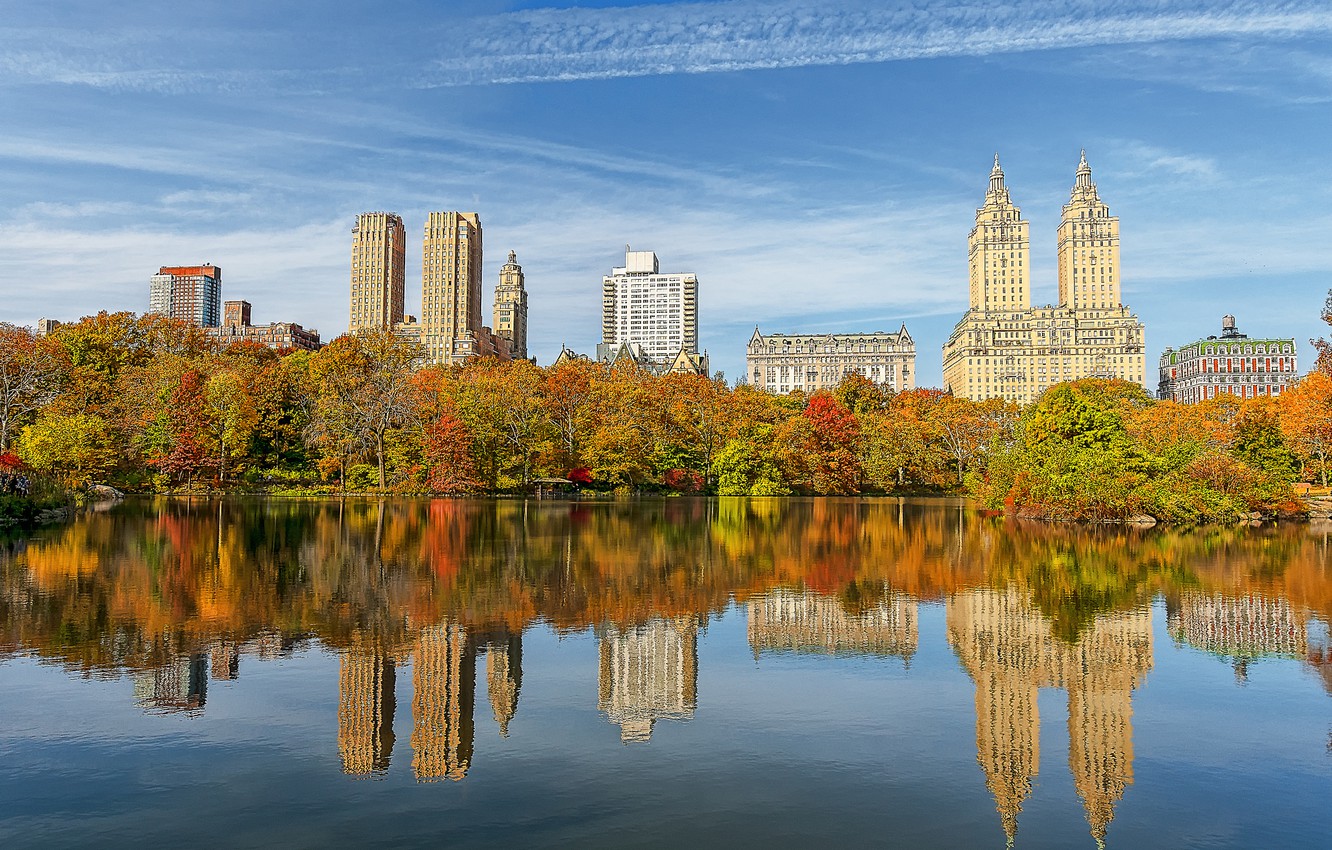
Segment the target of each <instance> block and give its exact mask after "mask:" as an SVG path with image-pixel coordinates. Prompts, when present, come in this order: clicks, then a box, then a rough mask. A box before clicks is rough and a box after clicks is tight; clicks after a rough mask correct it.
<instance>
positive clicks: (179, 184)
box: [0, 0, 1332, 386]
mask: <svg viewBox="0 0 1332 850" xmlns="http://www.w3.org/2000/svg"><path fill="white" fill-rule="evenodd" d="M534 5H537V4H531V3H524V2H514V3H507V4H504V5H503V6H502V11H498V12H486V11H483V10H482V8H481V7H480V6H478V5H474V4H466V3H465V4H458V5H457V6H456V7H454V8H452V9H450V10H444V11H441V10H439V9H436V8H433V7H432V6H430V5H428V4H423V3H419V2H409V3H406V4H404V5H403V6H402V7H401V8H399V9H396V10H395V15H394V16H392V17H391V18H386V19H384V20H381V21H377V22H376V23H375V24H374V25H373V26H368V27H367V26H365V22H364V20H363V18H362V16H360V15H359V14H358V13H357V11H356V9H355V7H353V6H351V5H339V4H333V5H331V6H329V7H327V8H325V9H322V10H321V12H320V14H319V15H313V14H311V13H308V12H303V11H300V10H293V9H289V8H285V7H280V6H262V5H259V4H255V5H252V6H245V5H244V4H242V5H241V7H240V9H239V11H237V12H234V13H227V14H224V13H222V12H218V11H213V10H199V11H196V10H173V11H172V12H171V13H169V14H166V15H164V14H163V13H162V10H160V9H157V8H155V7H151V6H149V5H146V4H133V3H131V4H129V5H128V6H124V7H117V8H116V9H114V10H110V9H103V8H101V7H95V6H86V7H85V6H81V7H80V14H79V15H77V16H76V15H70V14H68V10H67V9H66V8H64V7H41V8H38V7H25V8H23V9H21V10H19V11H18V12H17V13H16V16H15V19H14V20H13V21H11V22H10V24H9V27H10V28H9V29H8V31H7V33H8V37H9V40H10V46H11V50H10V61H9V63H8V64H6V65H5V66H4V67H3V68H0V104H3V105H4V108H5V110H6V114H9V115H12V116H15V120H14V122H13V124H12V126H11V127H10V128H9V129H10V133H9V134H7V138H6V139H5V140H4V141H3V142H0V186H2V187H3V188H4V192H5V196H6V198H8V199H10V205H9V207H8V208H7V210H6V215H7V216H8V221H7V222H6V223H7V225H8V226H7V227H6V228H4V230H3V235H0V292H3V294H4V296H5V299H4V300H5V302H6V307H5V310H4V315H3V316H0V318H3V319H5V320H8V321H14V322H17V323H20V324H33V323H35V321H36V320H37V319H38V318H40V317H43V316H49V317H52V318H59V319H64V320H70V319H75V318H78V317H79V316H82V315H88V314H92V313H96V312H97V311H98V310H99V309H107V310H119V309H129V310H134V311H135V312H142V311H143V309H144V302H143V298H142V280H143V276H144V272H145V270H149V269H152V268H156V267H157V266H158V265H160V264H161V263H162V262H164V261H177V258H180V259H188V258H203V257H206V258H211V259H215V260H217V261H218V262H219V263H220V264H221V265H223V266H225V267H226V268H227V270H228V280H229V281H230V282H231V283H230V284H229V286H234V287H236V289H237V290H243V291H244V293H245V296H246V297H247V298H249V299H250V300H253V301H255V302H256V303H258V302H259V301H261V300H262V301H263V303H264V304H265V305H266V309H267V310H270V311H271V312H272V313H273V314H274V315H279V316H282V317H284V318H289V319H291V320H293V321H297V322H300V323H301V324H303V325H305V326H313V327H318V328H320V329H322V330H323V331H324V337H325V338H326V339H332V338H333V337H336V336H337V335H338V334H339V333H341V332H342V331H343V330H344V329H345V327H346V322H347V315H346V306H347V305H346V303H345V300H344V299H345V281H346V275H347V268H346V262H347V258H346V242H345V240H346V229H347V222H348V220H349V219H351V218H352V217H354V216H355V215H356V214H357V213H359V212H361V211H363V210H369V209H393V210H396V211H398V212H399V213H400V214H401V215H402V216H403V217H404V219H406V220H410V221H421V220H423V219H424V218H425V215H426V213H427V212H429V211H430V210H435V209H441V208H444V209H475V210H478V211H479V212H480V213H481V215H482V216H483V217H485V219H486V222H487V228H488V229H489V230H491V233H492V236H493V237H498V241H496V242H495V244H497V245H498V246H500V247H502V248H504V249H508V248H512V249H515V250H517V251H518V253H519V255H520V256H522V257H523V260H524V267H525V271H527V272H528V273H529V274H531V275H533V276H534V277H533V280H539V281H540V286H539V287H537V288H536V289H534V291H533V292H532V295H531V315H532V317H533V321H532V323H531V328H530V338H529V350H530V353H531V354H532V355H534V356H536V357H537V359H538V361H539V362H542V363H549V362H551V361H552V360H553V359H554V358H555V356H556V355H557V354H558V352H559V350H560V345H561V343H564V344H567V345H569V346H570V347H571V348H575V349H579V350H588V349H590V348H591V346H592V344H593V343H594V342H595V340H596V339H597V336H598V334H597V324H598V318H599V316H598V313H597V310H596V306H595V305H596V293H597V286H598V279H599V278H600V276H601V275H602V274H604V269H605V268H606V267H608V266H609V265H611V264H613V262H614V258H615V255H616V253H617V246H620V245H623V244H625V243H629V244H641V245H651V246H652V247H653V248H654V249H655V250H656V251H658V252H659V254H660V255H662V256H668V257H670V258H671V265H672V267H678V268H688V269H691V270H694V271H696V272H697V273H698V274H699V276H700V279H703V280H705V281H707V282H708V285H707V286H706V287H704V288H703V289H702V290H701V291H700V295H699V300H700V304H699V308H700V312H701V313H702V314H703V316H704V317H705V318H704V321H703V322H702V323H701V326H700V331H701V337H700V339H699V348H700V349H708V350H709V351H710V352H711V355H712V361H713V368H716V369H721V370H724V371H725V372H726V374H727V376H728V377H730V378H736V377H739V376H740V375H741V374H742V369H743V364H744V343H745V341H746V339H747V338H748V336H749V334H750V332H751V331H752V329H753V327H754V325H755V324H760V325H762V326H764V327H773V328H777V327H780V328H782V329H783V330H784V331H788V332H792V333H802V332H814V331H820V332H831V331H872V330H884V331H889V330H891V329H893V328H896V327H898V326H900V324H901V323H903V322H905V323H906V324H907V325H908V326H909V327H911V329H912V333H913V335H914V337H915V338H916V339H917V341H918V342H919V345H920V354H921V356H920V361H919V363H918V368H917V372H918V375H919V380H918V383H919V384H920V385H921V386H938V385H940V384H941V383H942V373H941V360H940V355H939V352H938V346H937V343H938V342H939V341H941V340H942V339H944V338H946V336H947V332H948V329H949V328H950V327H951V325H952V323H953V322H954V321H955V319H956V316H957V315H958V314H959V313H961V312H962V310H964V309H965V304H966V291H965V287H964V286H963V283H964V281H965V280H966V261H965V257H964V256H962V252H961V246H964V245H965V244H966V241H965V234H966V231H967V229H969V227H970V226H971V223H972V219H973V216H974V209H975V187H976V180H977V175H978V174H979V175H980V176H981V177H982V178H983V171H982V169H984V168H986V167H987V166H988V164H989V162H990V160H991V158H992V157H993V155H994V153H995V152H996V150H997V151H998V152H1000V153H1001V154H1002V156H1003V161H1004V166H1005V170H1006V171H1007V173H1008V176H1009V179H1010V181H1012V183H1013V184H1014V185H1020V186H1021V187H1022V189H1021V198H1022V199H1024V200H1025V203H1026V204H1027V206H1028V209H1027V210H1026V212H1027V214H1028V215H1029V216H1030V221H1031V229H1032V232H1033V233H1035V234H1048V233H1052V232H1054V231H1055V225H1056V223H1057V220H1058V209H1057V208H1055V209H1051V208H1049V207H1048V205H1046V204H1044V203H1043V202H1041V203H1038V202H1037V199H1041V198H1052V197H1057V196H1063V195H1064V194H1065V193H1066V192H1067V174H1068V173H1069V171H1070V170H1071V169H1072V168H1074V167H1075V165H1076V163H1077V161H1078V156H1077V155H1078V151H1079V149H1081V148H1086V149H1087V151H1088V156H1089V157H1090V158H1092V159H1093V161H1094V163H1095V166H1096V169H1097V182H1098V183H1099V184H1100V189H1101V191H1102V193H1103V195H1104V196H1105V197H1107V198H1111V199H1113V205H1114V207H1115V214H1116V215H1118V216H1120V217H1121V218H1122V219H1123V221H1124V222H1126V223H1128V224H1126V227H1125V232H1124V234H1123V235H1124V244H1125V251H1124V255H1123V258H1122V263H1123V266H1122V274H1123V285H1124V300H1125V301H1126V302H1128V303H1130V304H1132V305H1133V307H1134V310H1135V312H1136V313H1137V314H1138V316H1139V318H1140V319H1141V320H1142V321H1143V322H1144V324H1145V325H1146V326H1147V350H1146V352H1145V355H1146V360H1147V362H1148V363H1151V362H1154V361H1155V359H1156V358H1157V357H1159V355H1160V353H1161V352H1162V351H1163V350H1164V349H1165V348H1166V347H1167V346H1178V345H1180V344H1181V343H1184V342H1186V341H1188V340H1191V339H1195V338H1197V337H1198V336H1199V334H1200V332H1202V331H1203V330H1204V329H1206V328H1208V327H1210V325H1211V324H1213V322H1214V319H1207V320H1205V321H1202V320H1199V319H1198V318H1197V317H1196V316H1194V315H1192V314H1191V311H1183V310H1179V309H1178V305H1179V304H1181V303H1196V302H1200V301H1201V302H1205V303H1207V304H1208V305H1209V306H1211V307H1212V312H1211V313H1208V314H1207V315H1209V316H1211V315H1213V314H1215V315H1220V314H1222V313H1231V314H1235V315H1242V316H1245V317H1246V320H1245V323H1246V326H1247V327H1248V328H1250V329H1251V332H1252V333H1255V334H1259V335H1267V336H1272V335H1280V336H1293V337H1294V338H1295V339H1297V340H1298V341H1299V344H1300V351H1299V356H1300V358H1301V360H1302V361H1303V362H1304V363H1311V362H1312V356H1311V350H1310V349H1309V347H1308V346H1307V342H1306V341H1307V340H1308V339H1309V338H1310V337H1312V336H1316V335H1318V334H1319V333H1321V332H1322V328H1321V325H1320V323H1319V321H1318V310H1319V308H1320V307H1321V304H1322V301H1323V298H1324V296H1325V294H1326V291H1327V271H1328V268H1329V263H1328V260H1327V258H1326V256H1325V255H1324V253H1323V252H1322V250H1321V244H1322V242H1323V241H1325V235H1326V233H1327V232H1328V231H1329V229H1330V228H1332V214H1330V213H1328V212H1327V210H1326V205H1325V204H1323V203H1322V195H1323V193H1321V192H1319V191H1316V190H1315V191H1309V187H1311V186H1313V187H1317V186H1323V185H1327V184H1328V183H1329V182H1332V180H1330V178H1332V163H1329V162H1328V161H1327V158H1326V157H1324V156H1322V155H1321V149H1322V146H1321V145H1320V144H1319V141H1320V140H1321V139H1322V138H1323V137H1325V136H1326V131H1327V129H1328V128H1329V120H1330V119H1329V118H1328V116H1327V115H1326V103H1327V101H1328V100H1332V76H1329V75H1328V74H1327V73H1326V68H1327V59H1326V57H1327V55H1328V51H1327V48H1328V44H1329V40H1330V39H1332V22H1329V19H1328V17H1327V15H1326V14H1325V10H1323V9H1322V8H1321V4H1319V3H1316V2H1313V0H1292V2H1287V3H1282V4H1281V5H1280V6H1279V7H1277V8H1275V9H1274V8H1272V7H1271V5H1270V4H1263V3H1256V2H1240V1H1239V0H1235V1H1234V2H1221V3H1203V2H1201V0H1193V2H1184V3H1179V4H1173V5H1172V7H1171V8H1170V9H1168V10H1163V9H1162V8H1161V7H1160V6H1159V4H1153V3H1147V2H1138V0H1127V2H1120V3H1115V4H1112V5H1106V4H1095V3H1088V2H1072V0H1070V2H1067V3H1063V4H1059V5H1057V6H1054V7H1048V6H1043V7H1040V8H1025V7H1017V6H1011V5H1006V4H1002V3H990V4H982V5H981V6H979V7H975V6H973V7H967V9H966V10H963V9H959V8H955V7H954V6H952V5H950V4H947V3H941V2H927V3H925V4H913V5H911V6H905V5H903V6H900V7H891V8H889V7H882V6H881V4H868V3H863V2H855V0H844V1H843V2H834V3H831V4H821V5H820V6H818V7H817V14H804V13H805V12H808V11H811V10H813V9H814V7H812V6H811V5H810V4H808V3H803V2H778V3H772V4H764V5H763V6H762V7H758V6H756V5H755V4H754V3H753V2H752V0H750V2H738V1H737V0H732V1H731V2H715V3H692V4H641V3H637V4H636V3H623V2H617V3H610V4H598V5H602V6H603V7H601V8H595V7H593V8H530V7H532V6H534ZM760 9H761V13H760ZM74 21H77V23H73V22H74ZM298 30H299V31H300V32H301V33H302V35H303V38H301V39H299V41H301V42H302V43H307V42H308V43H312V44H313V43H320V44H325V45H329V44H332V45H345V44H349V43H355V44H356V45H357V48H358V49H357V51H356V52H355V53H356V55H355V58H354V59H347V58H346V56H347V55H348V51H344V50H341V49H333V50H321V51H319V52H310V53H307V52H305V51H304V50H303V49H301V48H299V47H297V46H294V42H295V41H297V40H298V39H294V38H293V37H292V36H293V34H294V33H295V32H296V31H298ZM89 32H97V33H98V35H99V37H98V38H89V37H88V33H89ZM198 32H207V33H208V34H209V37H210V38H211V39H212V40H213V43H215V44H220V45H225V46H226V49H225V50H222V51H220V52H219V54H218V57H217V59H218V61H217V62H216V63H210V65H209V67H208V68H198V67H195V65H194V64H193V63H188V62H186V61H185V59H184V57H182V56H180V55H179V54H178V53H177V52H176V51H174V50H170V49H166V48H168V47H169V46H170V45H172V44H175V43H177V42H178V41H179V39H181V38H183V37H184V36H185V35H186V34H196V33H198ZM583 39H586V43H584V41H582V40H583ZM638 48H645V49H638ZM871 92H872V93H874V96H873V97H867V93H871ZM940 104H948V105H949V108H947V109H941V108H940ZM442 115H446V116H448V120H447V121H445V120H441V118H440V116H442ZM604 126H610V127H612V128H613V131H612V132H606V133H601V132H593V130H594V129H599V128H601V127H604ZM1038 206H1039V207H1040V209H1037V207H1038ZM553 223H558V226H554V225H553ZM797 234H798V236H799V238H783V237H786V236H791V237H794V236H796V235H797ZM812 246H816V247H817V250H815V251H811V247H812ZM503 259H504V256H503V254H502V253H500V252H495V253H493V254H492V256H491V257H490V258H488V259H487V260H486V262H485V266H484V268H483V270H482V274H481V279H482V280H483V281H486V282H487V285H489V282H491V281H494V280H496V279H497V276H498V273H499V268H500V266H501V265H502V264H503ZM420 262H421V258H420V257H419V256H416V252H414V251H408V252H407V258H406V269H405V273H406V276H407V277H408V278H410V279H418V278H419V277H420V275H421V267H420ZM89 268H96V269H98V274H97V275H95V276H94V275H88V274H87V270H88V269H89ZM279 270H280V271H279ZM811 280H813V281H814V282H815V283H816V284H819V285H816V286H813V287H811V286H810V282H811ZM1031 284H1032V286H1031V298H1032V301H1033V302H1034V303H1046V302H1050V303H1053V302H1054V301H1055V300H1056V298H1057V295H1056V293H1057V270H1056V261H1055V258H1054V257H1053V256H1049V255H1048V254H1047V253H1046V252H1040V253H1039V254H1038V253H1037V252H1033V258H1032V267H1031ZM409 312H410V311H409Z"/></svg>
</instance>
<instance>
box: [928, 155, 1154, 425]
mask: <svg viewBox="0 0 1332 850" xmlns="http://www.w3.org/2000/svg"><path fill="white" fill-rule="evenodd" d="M1029 227H1030V225H1029V223H1028V222H1027V221H1025V220H1024V219H1023V218H1022V211H1021V210H1020V209H1019V208H1018V207H1017V205H1015V204H1014V203H1013V202H1012V199H1011V197H1010V195H1009V191H1008V187H1007V186H1006V185H1005V182H1004V172H1003V169H1002V168H1001V167H1000V166H999V157H998V155H996V156H995V158H994V168H993V169H992V170H991V171H990V186H989V189H988V190H987V191H986V193H985V202H984V203H983V205H982V206H981V207H980V209H978V210H977V211H976V225H975V227H974V228H972V231H971V235H970V237H969V238H968V247H969V255H970V258H969V278H970V302H971V303H970V309H969V310H968V311H967V313H966V314H965V315H964V316H963V317H962V319H961V320H960V321H959V322H958V323H957V326H956V327H955V328H954V329H953V332H952V334H951V335H950V336H949V338H948V341H947V342H946V343H945V344H944V347H943V361H944V363H943V365H944V386H945V388H946V389H948V390H950V391H951V392H952V393H954V394H955V395H959V396H965V397H967V398H972V399H977V400H980V399H986V398H993V397H1000V398H1005V399H1007V400H1009V401H1014V402H1018V403H1019V404H1028V403H1030V402H1032V401H1034V400H1035V399H1036V397H1037V396H1038V395H1040V394H1041V393H1042V392H1043V391H1044V390H1045V389H1046V388H1048V387H1050V386H1052V385H1054V384H1057V383H1060V382H1061V381H1072V380H1076V379H1078V378H1087V377H1102V378H1122V379H1124V380H1126V381H1133V382H1135V383H1138V384H1144V385H1145V378H1146V376H1145V365H1144V354H1143V345H1144V333H1143V326H1142V323H1141V322H1139V321H1138V317H1137V316H1135V315H1133V313H1132V311H1130V309H1129V308H1128V307H1126V306H1124V304H1123V303H1122V302H1121V289H1120V276H1119V219H1118V218H1117V217H1115V216H1111V215H1110V209H1109V207H1108V206H1106V204H1105V203H1103V202H1102V201H1101V199H1100V196H1099V195H1098V194H1097V191H1096V184H1095V183H1093V182H1092V179H1091V166H1090V165H1088V164H1087V156H1086V153H1085V152H1084V153H1083V155H1082V158H1081V161H1080V162H1079V163H1078V168H1077V173H1076V176H1075V178H1074V183H1073V191H1072V193H1071V197H1070V199H1069V202H1068V203H1067V204H1065V205H1064V207H1063V215H1062V216H1061V218H1060V222H1059V234H1058V235H1059V242H1058V259H1059V304H1058V305H1057V306H1052V305H1048V304H1047V305H1045V306H1043V307H1032V306H1031V244H1030V237H1029Z"/></svg>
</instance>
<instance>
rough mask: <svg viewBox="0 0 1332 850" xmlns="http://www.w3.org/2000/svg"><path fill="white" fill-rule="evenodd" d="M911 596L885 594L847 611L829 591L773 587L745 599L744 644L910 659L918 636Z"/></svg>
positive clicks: (756, 651) (758, 647) (759, 649)
mask: <svg viewBox="0 0 1332 850" xmlns="http://www.w3.org/2000/svg"><path fill="white" fill-rule="evenodd" d="M918 628H919V627H918V624H917V618H916V602H915V600H913V599H911V598H909V597H906V596H901V595H899V594H889V593H888V592H887V590H886V588H885V591H884V596H883V598H882V600H881V601H880V602H879V604H877V605H875V606H873V607H872V608H868V609H866V610H864V611H862V612H860V613H859V614H856V615H851V614H848V613H847V612H846V609H844V608H843V607H842V603H841V600H839V599H838V598H837V597H834V596H822V595H819V594H817V593H811V592H809V591H804V592H799V591H794V590H775V591H773V592H771V593H769V594H767V595H766V596H763V597H761V598H756V599H752V600H750V602H749V646H750V647H751V648H752V649H753V650H754V655H755V656H756V657H757V656H758V654H759V653H760V652H763V651H782V650H785V651H791V652H822V653H846V654H854V655H893V656H897V657H899V658H903V659H906V660H910V659H911V656H913V655H915V654H916V646H917V644H918V643H919V641H920V635H919V631H918Z"/></svg>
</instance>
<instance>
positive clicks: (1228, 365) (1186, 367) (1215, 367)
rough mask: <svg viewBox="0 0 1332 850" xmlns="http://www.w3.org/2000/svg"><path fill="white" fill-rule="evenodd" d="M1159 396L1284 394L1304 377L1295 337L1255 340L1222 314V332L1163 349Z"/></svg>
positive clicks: (1191, 398)
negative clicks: (1299, 363) (1297, 356)
mask: <svg viewBox="0 0 1332 850" xmlns="http://www.w3.org/2000/svg"><path fill="white" fill-rule="evenodd" d="M1160 377H1161V380H1160V383H1159V384H1158V386H1157V393H1156V395H1157V398H1161V399H1172V400H1174V401H1178V402H1184V403H1188V404H1192V403H1193V402H1199V401H1203V400H1205V399H1209V398H1216V397H1217V396H1218V395H1222V394H1224V393H1230V394H1231V395H1234V396H1237V397H1239V398H1257V397H1258V396H1275V395H1281V393H1282V392H1283V391H1285V389H1286V388H1287V387H1289V386H1290V385H1291V384H1293V383H1294V382H1295V381H1297V380H1299V377H1300V374H1299V365H1298V363H1297V362H1296V347H1295V339H1294V337H1285V338H1267V339H1251V338H1249V337H1248V336H1247V335H1245V334H1242V333H1240V332H1239V329H1238V328H1236V327H1235V317H1234V316H1223V317H1222V318H1221V335H1220V336H1209V337H1207V338H1206V339H1200V340H1197V341H1196V342H1191V343H1189V344H1188V345H1183V346H1180V347H1179V349H1178V350H1176V349H1174V348H1167V349H1166V350H1165V351H1164V352H1163V353H1162V354H1161V363H1160Z"/></svg>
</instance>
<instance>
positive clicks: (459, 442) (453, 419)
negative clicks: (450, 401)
mask: <svg viewBox="0 0 1332 850" xmlns="http://www.w3.org/2000/svg"><path fill="white" fill-rule="evenodd" d="M471 448H472V435H471V434H470V433H469V432H468V430H467V426H466V425H465V424H463V421H462V420H461V419H459V418H458V416H457V415H456V414H455V413H454V412H453V410H452V408H451V407H448V408H445V409H444V410H442V411H440V413H439V414H438V416H436V417H435V419H434V420H433V421H431V422H429V423H428V424H427V425H426V429H425V440H424V447H423V453H424V456H425V460H426V470H427V471H426V483H427V485H428V486H429V487H430V489H431V490H432V491H434V492H436V493H446V494H449V495H459V494H462V493H473V492H476V491H478V490H480V489H481V488H482V481H481V478H480V476H479V475H478V473H477V470H476V463H475V461H474V460H473V458H472V451H471Z"/></svg>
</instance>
